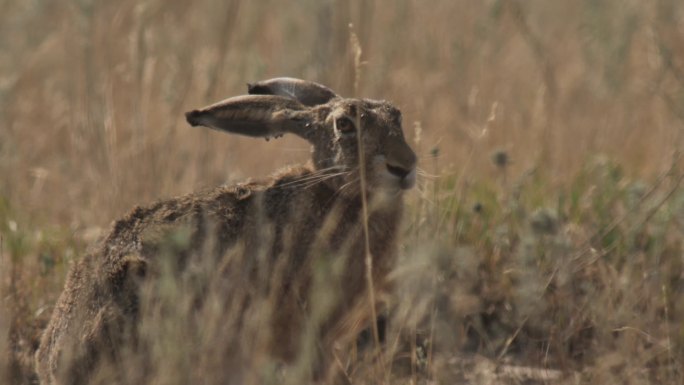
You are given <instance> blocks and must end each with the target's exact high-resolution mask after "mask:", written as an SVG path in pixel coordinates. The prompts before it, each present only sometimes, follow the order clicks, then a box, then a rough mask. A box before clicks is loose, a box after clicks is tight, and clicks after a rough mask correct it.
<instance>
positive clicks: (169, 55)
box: [0, 0, 684, 384]
mask: <svg viewBox="0 0 684 385" xmlns="http://www.w3.org/2000/svg"><path fill="white" fill-rule="evenodd" d="M350 23H353V26H351V27H350ZM359 47H360V48H361V49H362V52H361V56H360V57H359V56H358V53H359V50H358V48H359ZM282 75H290V76H296V77H300V78H307V79H312V80H316V81H319V82H321V83H324V84H327V85H329V86H331V87H332V88H334V89H335V90H337V91H338V92H339V93H340V94H342V95H345V96H353V95H360V96H364V97H375V98H386V99H390V100H392V101H393V102H394V103H395V104H396V105H398V106H400V107H401V108H402V110H403V114H404V125H405V127H404V129H405V131H406V133H407V135H408V137H409V138H411V139H412V144H413V146H414V148H415V149H416V150H417V152H418V154H419V156H420V166H421V167H422V169H423V178H422V180H421V182H420V183H419V184H420V186H419V189H418V191H414V192H413V193H412V194H411V196H410V197H409V199H408V200H407V203H408V205H409V210H407V211H408V212H407V215H406V218H405V219H406V220H405V231H404V240H403V242H402V243H403V244H402V260H401V262H400V264H399V265H398V266H397V270H396V272H395V273H394V277H395V280H396V285H397V296H396V298H395V300H394V305H395V306H394V307H393V309H392V310H391V312H390V318H391V320H390V333H389V335H388V339H387V346H386V348H385V357H384V359H382V360H376V363H377V362H378V361H382V362H383V363H384V364H383V365H371V364H369V363H368V360H364V359H362V358H359V361H360V362H361V363H356V364H354V365H351V366H349V367H348V368H349V369H348V370H349V376H350V378H351V380H352V382H354V383H366V382H389V383H408V382H409V381H414V382H425V381H435V383H444V384H447V383H458V382H459V381H462V382H464V383H465V382H469V383H518V382H524V381H532V382H533V383H535V382H536V383H567V384H575V383H592V384H609V383H621V384H622V383H627V384H649V383H652V384H680V383H683V382H684V296H683V294H684V236H683V235H682V234H684V187H683V186H682V178H684V165H683V163H684V162H683V161H682V158H680V157H679V152H680V151H681V150H682V149H683V148H684V3H682V2H681V1H679V0H658V1H656V0H647V1H636V0H627V1H625V0H619V1H618V0H610V1H601V2H597V1H588V0H587V1H566V2H561V1H555V2H549V1H545V0H530V1H519V0H510V1H503V0H490V1H477V2H474V1H451V0H441V1H431V2H429V3H428V2H423V1H408V0H399V1H389V0H375V1H359V0H354V1H343V0H331V1H324V2H321V1H314V0H308V1H304V0H303V1H298V2H291V3H290V2H288V3H286V2H281V1H259V2H255V1H253V2H247V1H239V0H232V1H216V0H202V1H195V2H183V1H154V0H150V1H139V2H135V1H129V0H122V1H116V2H104V1H89V0H69V1H61V2H50V1H40V0H36V1H11V0H4V1H2V2H0V236H1V238H0V239H1V240H0V263H1V264H0V278H2V297H1V301H2V303H1V309H2V310H1V311H0V332H1V333H2V335H3V337H2V338H0V355H2V357H1V359H0V364H2V365H1V366H0V375H2V376H3V377H5V378H7V381H11V382H18V383H21V382H22V381H28V380H26V378H30V375H27V374H26V373H23V372H22V371H24V370H26V371H28V370H29V368H28V367H27V365H26V364H27V362H26V357H25V356H24V355H25V353H27V352H30V351H31V349H32V344H34V343H35V342H36V334H37V333H38V332H39V330H40V327H41V326H42V325H44V323H45V321H46V319H47V317H48V316H49V314H50V312H51V309H52V305H53V304H54V302H55V300H56V297H57V295H58V294H59V292H60V290H61V287H62V285H63V282H64V278H65V276H66V272H67V270H68V267H69V265H70V264H71V263H72V262H73V261H74V260H76V259H78V258H79V257H80V256H81V255H82V254H83V252H84V250H85V248H86V245H88V244H91V243H92V242H93V241H94V240H96V239H97V237H98V236H99V235H101V234H102V232H103V231H105V230H106V229H107V226H108V225H109V223H110V221H111V220H112V219H115V218H117V217H120V216H121V215H122V214H123V213H125V212H126V211H127V210H128V209H129V208H130V207H132V206H134V205H136V204H142V203H147V202H151V201H152V200H154V199H157V198H159V197H170V196H174V195H177V194H181V193H186V192H190V191H194V190H197V189H199V188H202V187H206V186H213V185H217V184H220V183H224V182H226V181H234V180H240V179H243V178H245V176H263V175H266V174H268V173H270V172H271V171H272V170H273V169H275V168H278V167H279V166H281V165H283V164H286V163H292V162H298V161H301V160H304V159H307V158H308V146H307V145H306V144H305V143H304V142H303V141H300V140H297V139H293V138H283V139H279V140H278V141H275V142H274V141H271V142H268V143H267V142H264V141H257V140H254V139H250V138H237V137H230V136H228V135H221V134H219V133H214V132H209V131H208V130H206V131H201V130H196V129H190V128H189V127H187V126H186V125H185V124H184V122H183V115H182V113H183V111H186V110H188V109H190V108H194V107H196V106H200V105H204V104H206V103H208V102H211V101H214V100H218V99H220V98H222V97H225V96H229V95H236V94H240V93H243V92H244V87H245V85H244V83H245V82H246V81H253V80H259V79H266V78H270V77H274V76H282ZM192 278H197V277H192ZM188 279H189V280H188V281H179V282H175V283H173V282H171V283H169V284H168V285H167V286H164V290H162V291H160V292H159V293H156V295H157V297H158V298H161V299H162V300H160V301H159V302H157V304H156V305H155V306H157V307H158V308H156V307H151V308H150V317H149V318H148V319H147V320H146V322H147V323H148V324H149V325H161V327H159V328H156V329H154V331H153V332H151V334H150V338H154V337H155V336H156V335H155V334H154V333H160V335H161V336H163V337H164V338H163V339H161V338H160V340H163V341H164V343H160V344H159V345H158V346H156V348H155V350H154V351H153V352H151V354H150V356H149V357H150V358H149V359H150V362H151V363H152V364H153V365H156V367H157V368H158V371H159V373H163V374H164V377H160V379H159V380H158V382H157V383H187V382H189V381H196V380H197V378H204V379H205V380H207V379H209V380H207V381H211V380H216V381H218V382H221V377H219V376H218V374H217V373H223V372H220V371H218V369H217V368H219V367H220V363H221V362H220V361H219V362H216V361H215V360H214V361H211V360H210V361H197V360H194V361H193V360H191V359H189V358H188V357H189V355H188V354H181V353H180V352H183V351H182V350H180V347H184V348H187V349H188V350H187V352H197V351H201V350H202V349H205V348H206V349H208V348H209V347H211V346H214V345H212V344H210V343H209V342H213V341H215V340H211V341H208V342H207V341H205V342H204V345H203V343H202V342H201V341H203V340H202V338H203V337H204V338H205V339H206V335H204V334H202V333H201V331H194V333H199V334H197V335H194V334H190V335H188V334H187V333H183V332H182V330H183V329H182V327H181V326H182V325H183V324H184V323H185V322H194V321H196V319H192V318H190V319H189V318H188V317H189V316H188V315H187V312H183V309H184V307H183V306H184V305H183V304H185V302H184V301H188V300H189V297H188V298H186V297H184V296H183V294H179V293H182V290H181V289H185V290H190V289H192V287H193V286H192V282H194V281H193V280H192V279H191V278H188ZM160 290H161V289H160ZM179 304H180V305H179ZM176 305H177V306H176ZM264 306H266V307H267V308H270V307H268V306H271V305H269V304H266V305H264ZM160 309H161V310H160ZM174 311H175V312H177V313H173V312H174ZM169 312H171V313H169ZM169 314H176V316H177V317H176V318H175V319H177V320H178V321H177V322H173V321H169V320H173V319H174V317H169V316H168V315H169ZM264 314H268V311H265V312H264ZM183 315H185V318H183ZM251 316H253V317H256V316H255V315H251ZM206 317H208V318H211V317H210V314H209V315H206ZM256 319H258V317H256ZM214 326H215V325H214ZM395 337H396V338H395ZM230 338H232V339H230ZM230 338H228V337H226V340H230V341H231V342H230V343H231V344H234V345H233V346H243V345H249V344H250V343H251V341H252V339H253V338H255V337H254V336H249V335H246V336H243V339H240V338H235V336H231V337H230ZM187 341H200V342H198V343H196V344H192V345H191V346H187ZM219 351H220V350H219ZM193 357H194V356H193ZM364 362H365V363H364ZM302 365H305V363H304V364H302ZM255 367H258V374H256V375H255V377H251V378H252V379H257V380H255V381H260V382H264V383H266V382H269V381H272V382H274V383H277V382H278V381H281V380H282V378H278V376H279V375H283V374H282V373H280V372H279V371H278V370H276V369H274V368H271V367H269V364H268V363H264V362H255ZM542 369H549V370H542ZM222 370H223V369H222ZM256 371H257V369H254V371H253V372H256ZM212 373H213V374H212ZM274 373H275V374H274ZM287 373H289V374H290V375H292V377H291V378H288V379H289V380H290V381H291V382H292V383H296V381H297V373H298V372H297V371H294V370H293V371H289V372H287ZM274 376H275V377H274ZM101 380H102V381H103V382H104V383H106V379H101ZM528 383H529V382H528Z"/></svg>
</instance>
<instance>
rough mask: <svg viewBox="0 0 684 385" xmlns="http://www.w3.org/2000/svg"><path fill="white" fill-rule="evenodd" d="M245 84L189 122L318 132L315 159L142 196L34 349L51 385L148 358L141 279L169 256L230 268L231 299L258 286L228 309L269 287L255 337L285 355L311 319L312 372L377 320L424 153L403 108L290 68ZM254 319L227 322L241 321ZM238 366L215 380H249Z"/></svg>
mask: <svg viewBox="0 0 684 385" xmlns="http://www.w3.org/2000/svg"><path fill="white" fill-rule="evenodd" d="M248 91H249V95H243V96H237V97H233V98H229V99H227V100H224V101H222V102H219V103H216V104H214V105H211V106H208V107H206V108H203V109H199V110H194V111H190V112H188V113H187V114H186V118H187V121H188V123H189V124H190V125H192V126H205V127H209V128H212V129H215V130H220V131H225V132H229V133H237V134H241V135H248V136H253V137H262V138H267V139H268V138H273V137H279V136H282V135H284V134H288V133H291V134H295V135H297V136H299V137H301V138H304V139H306V140H307V141H308V142H309V143H310V144H311V146H312V159H311V161H310V162H309V163H308V164H307V165H304V166H297V167H290V168H287V169H285V170H282V171H280V172H279V173H276V174H275V175H274V176H272V177H270V178H268V179H266V180H264V181H260V182H246V183H242V184H238V185H234V186H221V187H217V188H214V189H211V190H208V191H203V192H198V193H193V194H190V195H187V196H182V197H178V198H174V199H169V200H164V201H160V202H157V203H154V204H152V205H149V206H145V207H137V208H135V209H133V210H132V211H131V212H130V213H129V214H128V215H127V216H125V217H124V218H123V219H121V220H118V221H116V222H115V223H114V224H113V227H112V229H111V231H110V233H109V234H108V236H107V237H106V238H105V239H103V240H102V241H101V243H100V244H99V245H97V246H96V247H95V248H93V249H92V251H91V252H90V253H89V254H88V255H86V256H85V257H84V258H82V259H81V260H80V261H79V262H78V263H76V264H75V265H74V266H73V268H72V269H71V271H70V273H69V276H68V278H67V282H66V285H65V288H64V291H63V292H62V294H61V296H60V298H59V300H58V302H57V304H56V306H55V308H54V311H53V314H52V318H51V320H50V322H49V324H48V326H47V328H46V330H45V331H44V333H43V336H42V340H41V344H40V347H39V349H38V351H37V353H36V365H37V372H38V375H39V378H40V381H41V383H42V384H82V383H92V382H93V381H95V380H94V378H97V376H96V373H97V372H98V370H100V371H101V369H102V368H103V367H110V368H111V367H116V365H124V363H123V362H125V361H126V355H134V354H139V355H140V356H144V354H145V353H140V352H145V351H146V350H145V349H149V346H147V347H146V345H145V344H146V342H145V338H143V337H141V334H143V333H142V332H141V331H140V328H139V327H138V323H139V322H140V319H141V318H142V317H144V315H143V314H144V312H145V309H146V306H150V304H151V303H153V302H151V301H150V299H149V296H148V297H145V294H144V293H145V290H146V289H145V288H146V287H149V285H151V284H153V283H154V281H155V280H158V279H159V277H160V276H161V275H162V273H161V272H160V271H161V270H162V269H161V268H160V266H161V265H162V263H163V262H164V263H167V262H169V260H172V265H173V266H174V269H175V270H174V271H175V274H177V275H179V274H184V273H185V271H186V270H189V269H191V266H193V264H194V263H198V262H197V261H200V262H202V261H203V263H205V264H206V263H207V261H208V265H210V266H215V270H216V271H217V272H219V273H217V275H218V276H220V277H222V278H221V279H220V280H223V281H226V282H232V284H233V286H230V285H225V286H220V285H218V286H216V287H223V288H228V289H226V290H227V292H225V293H221V295H222V296H223V297H225V298H231V296H237V295H238V294H236V293H235V292H236V291H238V290H242V291H244V292H250V294H244V293H243V294H240V295H241V298H242V299H241V300H240V302H239V305H235V301H233V302H231V303H232V305H230V306H228V305H226V307H225V308H226V309H228V308H230V309H228V310H225V311H226V313H228V312H229V311H232V312H234V313H235V312H238V313H240V312H248V311H249V309H250V307H251V306H256V305H254V304H255V303H256V302H257V297H259V296H261V297H259V298H262V299H263V298H267V299H269V300H270V301H271V302H272V303H273V306H272V307H271V310H270V314H269V315H268V317H269V318H268V319H269V320H268V322H267V323H266V324H267V327H265V328H263V330H262V331H263V334H264V335H268V336H269V337H268V338H266V342H265V343H263V344H261V343H257V342H256V341H255V345H257V344H259V346H261V347H263V350H265V351H267V352H268V355H269V357H271V358H272V360H273V361H274V362H278V363H282V364H279V365H287V364H288V363H292V362H295V361H296V360H297V359H298V357H300V356H301V354H302V351H303V350H304V349H305V347H304V346H303V345H304V344H306V342H305V341H307V339H306V338H304V337H303V336H304V335H305V334H306V333H307V332H306V331H305V329H306V330H309V332H308V333H309V336H313V337H311V338H309V340H311V341H314V342H313V343H312V344H313V345H312V346H313V347H314V350H316V353H315V354H314V356H317V357H320V358H319V359H318V361H319V362H318V363H317V364H315V365H314V366H316V368H312V369H311V371H312V373H313V374H312V376H316V374H315V372H329V369H326V365H328V366H329V365H330V362H331V360H330V357H331V351H332V350H333V346H334V345H335V343H336V341H339V340H341V339H344V338H347V339H349V338H353V335H354V333H358V332H359V331H360V330H361V329H362V328H364V327H366V326H367V325H368V321H370V319H371V315H370V313H372V309H373V308H372V307H373V306H376V303H371V300H370V298H375V299H376V300H375V302H378V301H379V298H380V297H381V296H382V293H384V292H386V291H387V290H388V289H389V283H388V282H387V279H386V277H387V275H388V272H389V271H390V269H392V267H393V264H394V261H395V254H396V252H397V231H398V228H399V224H400V218H401V215H402V206H403V203H402V195H403V192H404V191H405V190H407V189H410V188H411V187H412V186H413V185H414V183H415V179H416V156H415V154H414V152H413V151H412V150H411V148H410V147H409V146H408V144H407V143H406V141H405V139H404V134H403V132H402V123H401V113H400V111H399V110H398V109H397V108H396V107H394V106H393V105H392V104H391V103H389V102H386V101H377V100H369V99H348V98H342V97H340V96H338V95H336V94H335V93H334V92H333V91H331V90H330V89H328V88H327V87H324V86H322V85H319V84H316V83H312V82H308V81H303V80H299V79H292V78H277V79H271V80H268V81H263V82H258V83H255V84H249V85H248ZM179 229H180V230H183V231H184V234H186V238H185V239H186V240H187V242H185V243H182V245H181V246H178V247H176V248H175V249H173V248H170V247H166V246H165V242H168V237H166V236H165V234H172V233H173V231H178V230H179ZM169 249H173V252H168V250H169ZM367 257H369V261H371V262H372V263H371V264H370V269H369V266H367V265H368V263H367V262H368V261H367ZM227 259H229V261H226V260H227ZM328 259H335V260H338V261H342V262H341V263H338V264H337V265H336V266H337V270H335V271H336V273H335V274H334V277H337V278H336V279H330V280H329V281H330V282H328V283H329V284H330V287H331V288H332V289H330V290H332V292H333V294H334V295H332V296H330V297H325V298H327V299H326V300H325V301H327V303H326V304H325V311H320V312H318V313H316V315H315V316H314V315H313V314H312V313H313V312H314V310H312V309H313V308H314V304H313V302H315V301H314V300H313V299H312V298H313V297H314V296H316V295H318V294H319V293H318V291H320V290H319V288H320V282H319V283H316V282H317V279H318V280H319V281H320V279H319V278H316V274H318V273H317V272H316V271H317V269H316V268H315V267H314V266H318V265H320V264H321V263H322V262H321V261H326V260H328ZM333 263H334V262H333ZM369 271H372V274H370V275H369V274H367V273H368V272H369ZM324 280H325V278H324ZM236 281H239V282H240V284H239V285H237V284H235V282H236ZM369 285H372V286H371V287H370V288H369ZM238 287H239V289H237V288H238ZM255 288H259V290H261V291H260V292H259V293H256V292H257V291H259V290H256V289H255ZM369 289H372V290H369ZM208 290H212V289H211V288H210V289H205V291H200V292H199V294H197V296H198V298H197V300H196V303H195V305H194V306H196V307H197V308H201V307H202V306H203V305H202V304H203V299H202V296H203V295H204V294H202V293H206V292H207V291H208ZM250 290H251V291H250ZM226 301H228V300H227V299H226ZM319 302H320V301H319ZM225 303H226V304H228V302H225ZM231 306H232V307H231ZM316 306H319V305H316ZM319 307H320V306H319ZM236 308H237V310H236ZM361 314H365V315H364V316H359V315H361ZM232 316H233V317H236V315H235V314H233V315H232ZM237 317H238V318H239V317H240V316H239V315H238V316H237ZM313 318H316V319H315V320H313V321H312V319H313ZM362 319H363V320H365V321H364V322H365V323H364V322H360V321H359V320H362ZM249 322H250V321H248V320H246V319H243V320H241V321H239V322H234V323H233V324H231V325H232V327H233V328H235V329H239V328H245V327H247V326H246V325H247V324H248V323H249ZM201 323H202V321H201V320H197V324H196V327H197V328H201V327H203V325H202V324H201ZM307 328H309V329H307ZM311 328H313V330H315V332H313V333H311V332H310V330H312V329H311ZM236 332H237V331H236ZM219 341H220V339H218V338H217V339H216V343H217V344H219V343H220V342H219ZM190 342H191V341H190ZM217 349H218V348H217ZM230 350H231V347H225V348H223V349H218V350H216V351H217V352H230ZM220 354H224V353H220ZM225 354H229V353H225ZM230 354H233V353H230ZM236 356H237V355H235V354H233V358H235V357H236ZM243 358H244V357H243ZM225 359H226V360H228V359H229V358H228V357H226V358H225ZM148 364H149V363H148ZM141 365H142V364H141ZM150 365H153V363H152V364H150ZM121 370H123V369H121ZM236 376H237V375H236ZM100 377H101V376H100ZM140 378H144V377H140ZM237 378H238V377H236V379H233V380H229V379H224V380H222V381H217V382H219V383H230V382H236V383H237V382H241V381H242V380H239V379H237ZM241 378H243V379H244V376H243V377H241ZM148 379H149V378H148ZM99 381H101V382H110V383H111V382H117V381H119V382H124V383H126V382H130V381H131V380H130V379H129V380H122V379H121V378H119V379H117V378H114V377H111V378H109V380H102V378H100V380H99ZM140 381H142V380H140ZM209 382H210V381H207V382H205V383H209Z"/></svg>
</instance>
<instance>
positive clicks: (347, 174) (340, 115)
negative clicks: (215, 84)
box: [186, 78, 416, 195]
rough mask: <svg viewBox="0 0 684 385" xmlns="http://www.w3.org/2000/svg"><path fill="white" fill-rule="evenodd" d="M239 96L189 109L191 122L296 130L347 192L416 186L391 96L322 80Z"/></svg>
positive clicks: (270, 131)
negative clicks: (357, 95) (348, 92)
mask: <svg viewBox="0 0 684 385" xmlns="http://www.w3.org/2000/svg"><path fill="white" fill-rule="evenodd" d="M248 90H249V93H250V95H245V96H238V97H234V98H230V99H227V100H224V101H222V102H219V103H216V104H213V105H211V106H208V107H205V108H203V109H200V110H194V111H190V112H188V113H187V114H186V118H187V120H188V123H190V124H191V125H193V126H198V125H200V126H206V127H210V128H213V129H216V130H221V131H227V132H233V133H237V134H242V135H249V136H256V137H264V138H271V137H279V136H282V135H284V134H286V133H292V134H295V135H297V136H300V137H302V138H304V139H306V140H308V141H309V143H311V144H312V146H313V163H314V166H315V169H316V172H317V173H319V174H320V176H321V180H322V181H323V180H324V181H325V182H324V183H327V184H328V185H330V186H332V187H333V188H335V189H336V190H340V193H341V194H343V195H350V194H358V192H359V191H360V190H359V186H360V180H361V174H362V173H361V168H360V166H361V165H363V171H364V172H365V181H366V185H367V191H368V192H373V191H386V192H390V193H392V192H394V193H396V192H400V191H401V190H405V189H409V188H411V187H413V185H414V184H415V180H416V155H415V154H414V152H413V151H412V150H411V148H410V147H409V146H408V144H407V143H406V141H405V140H404V134H403V132H402V127H401V112H400V111H399V110H398V109H397V108H396V107H394V106H393V105H392V104H390V103H389V102H386V101H377V100H369V99H345V98H342V97H339V96H337V95H336V94H335V93H334V92H333V91H331V90H330V89H328V88H327V87H324V86H322V85H320V84H316V83H312V82H307V81H303V80H299V79H292V78H277V79H272V80H267V81H264V82H259V83H255V84H250V85H248Z"/></svg>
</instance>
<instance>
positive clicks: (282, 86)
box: [247, 78, 337, 106]
mask: <svg viewBox="0 0 684 385" xmlns="http://www.w3.org/2000/svg"><path fill="white" fill-rule="evenodd" d="M247 90H248V92H249V93H250V94H251V95H280V96H285V97H288V98H292V99H294V100H296V101H298V102H300V103H302V104H303V105H305V106H316V105H319V104H325V103H327V102H328V101H330V99H334V98H336V97H337V94H335V92H333V91H332V90H331V89H330V88H328V87H326V86H324V85H321V84H318V83H314V82H310V81H306V80H301V79H295V78H275V79H270V80H264V81H261V82H257V83H248V84H247Z"/></svg>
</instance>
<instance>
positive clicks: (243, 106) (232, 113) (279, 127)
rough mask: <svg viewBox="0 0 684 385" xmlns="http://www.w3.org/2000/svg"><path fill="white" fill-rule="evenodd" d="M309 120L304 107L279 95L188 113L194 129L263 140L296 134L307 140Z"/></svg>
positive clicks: (248, 98) (242, 98) (228, 101)
mask: <svg viewBox="0 0 684 385" xmlns="http://www.w3.org/2000/svg"><path fill="white" fill-rule="evenodd" d="M310 117H311V114H310V112H309V110H308V108H307V107H305V106H303V105H302V104H301V103H299V102H297V101H296V100H292V99H290V98H286V97H282V96H276V95H245V96H236V97H234V98H230V99H226V100H224V101H221V102H218V103H216V104H212V105H210V106H208V107H204V108H202V109H199V110H193V111H190V112H187V113H185V118H186V119H187V121H188V123H190V125H191V126H204V127H209V128H212V129H214V130H220V131H226V132H232V133H236V134H240V135H247V136H256V137H263V138H271V137H279V136H282V135H283V134H285V133H293V134H296V135H299V136H301V137H303V138H305V139H307V138H308V135H307V131H308V128H309V127H310V124H309V123H310V121H311V119H310Z"/></svg>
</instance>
